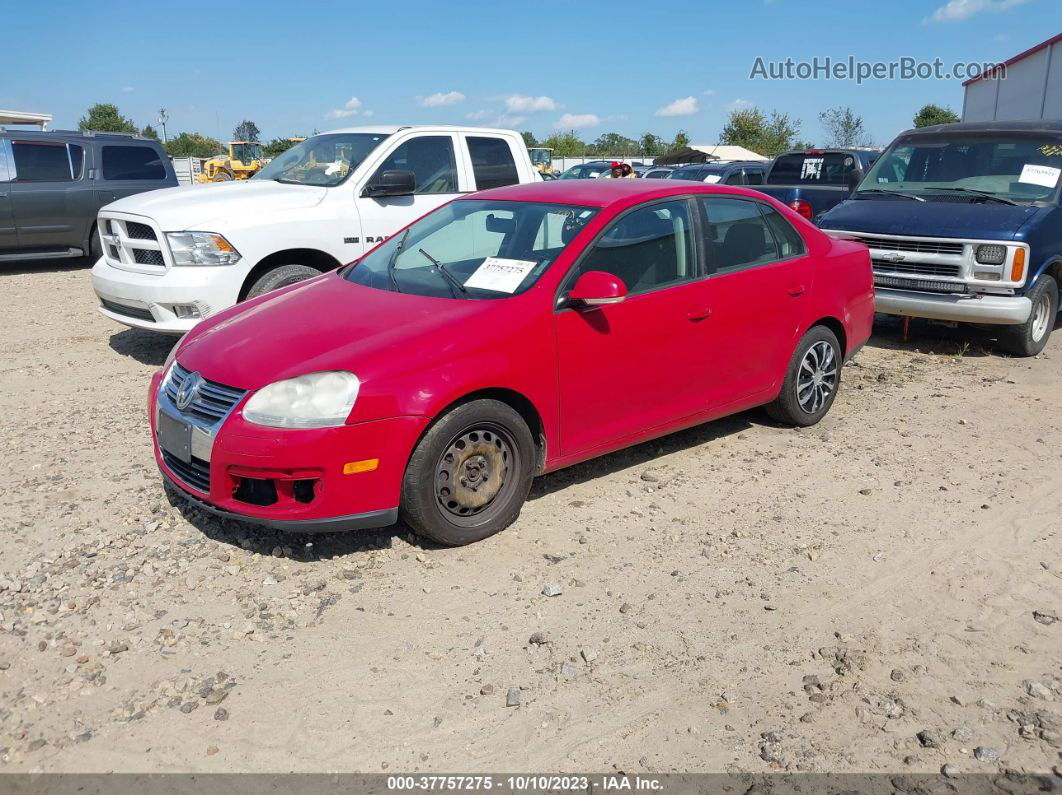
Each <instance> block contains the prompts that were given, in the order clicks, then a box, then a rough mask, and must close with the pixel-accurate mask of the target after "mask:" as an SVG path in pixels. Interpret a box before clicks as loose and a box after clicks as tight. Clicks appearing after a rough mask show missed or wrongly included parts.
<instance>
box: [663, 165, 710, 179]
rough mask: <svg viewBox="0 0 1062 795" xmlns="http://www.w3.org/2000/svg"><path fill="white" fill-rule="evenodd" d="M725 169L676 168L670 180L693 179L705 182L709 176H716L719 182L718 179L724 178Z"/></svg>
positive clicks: (701, 167) (706, 167)
mask: <svg viewBox="0 0 1062 795" xmlns="http://www.w3.org/2000/svg"><path fill="white" fill-rule="evenodd" d="M722 174H723V169H721V168H712V167H711V166H694V167H691V168H676V169H675V170H674V171H672V172H671V176H670V177H669V178H668V179H692V180H695V181H696V182H704V180H705V178H706V177H708V176H715V177H716V178H717V179H716V181H718V177H720V176H722Z"/></svg>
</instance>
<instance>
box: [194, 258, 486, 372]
mask: <svg viewBox="0 0 1062 795" xmlns="http://www.w3.org/2000/svg"><path fill="white" fill-rule="evenodd" d="M503 303H505V300H492V301H476V300H463V299H448V298H433V297H427V296H417V295H410V294H408V293H396V292H391V291H388V290H379V289H375V288H372V287H363V286H361V285H358V284H353V283H352V282H349V281H347V280H346V279H344V278H343V277H342V276H340V275H338V274H337V273H327V274H324V275H322V276H319V277H316V278H314V279H310V280H309V281H305V282H300V283H299V284H296V285H293V286H291V287H288V288H285V289H282V290H278V291H276V292H273V293H268V294H266V295H264V296H262V297H260V298H257V299H255V300H253V301H249V302H247V303H244V304H239V305H238V306H235V307H233V308H231V309H228V310H226V311H224V312H221V313H219V314H218V315H216V316H215V317H214V318H211V319H210V320H207V321H204V322H203V323H201V324H199V325H198V326H196V328H195V329H194V330H193V331H192V332H191V334H190V335H189V337H188V338H187V340H186V342H185V343H183V344H182V346H181V349H180V350H179V351H178V354H177V359H178V360H179V361H180V363H181V365H182V366H184V367H187V368H189V369H191V370H198V371H199V372H200V373H202V374H203V376H204V377H205V378H208V379H210V380H212V381H217V382H219V383H223V384H227V385H229V386H234V387H238V388H241V389H260V388H261V387H263V386H266V385H267V384H270V383H272V382H274V381H279V380H281V379H284V378H294V377H295V376H297V375H303V374H305V373H314V372H321V371H324V370H350V371H352V372H354V373H355V374H356V375H357V376H358V377H359V378H360V379H361V380H362V381H363V382H365V381H367V380H369V379H372V378H373V377H374V375H376V374H378V373H380V372H382V371H383V370H386V369H387V368H388V367H389V366H391V364H397V363H398V362H404V363H405V365H403V366H408V364H409V362H411V361H416V360H422V359H425V358H426V357H428V356H432V355H435V354H438V353H440V352H445V350H446V348H447V346H448V345H451V344H456V342H457V340H456V338H455V335H454V333H453V330H454V329H455V328H460V325H459V324H461V323H462V322H463V321H465V320H468V319H469V318H471V317H472V316H474V315H475V316H477V322H480V323H482V322H484V321H483V320H482V318H481V317H480V316H482V315H484V314H489V313H491V312H496V311H499V310H503V308H502V307H501V306H500V305H501V304H503ZM440 341H443V342H440Z"/></svg>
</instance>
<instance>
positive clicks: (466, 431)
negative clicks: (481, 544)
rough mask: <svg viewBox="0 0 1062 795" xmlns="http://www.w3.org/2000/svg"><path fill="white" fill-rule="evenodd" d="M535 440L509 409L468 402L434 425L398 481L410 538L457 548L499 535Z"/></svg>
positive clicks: (529, 469) (512, 517)
mask: <svg viewBox="0 0 1062 795" xmlns="http://www.w3.org/2000/svg"><path fill="white" fill-rule="evenodd" d="M534 461H535V441H534V438H533V437H532V435H531V430H530V429H529V428H528V427H527V423H526V422H524V419H523V417H521V416H520V415H519V414H518V413H517V412H516V411H515V410H514V409H513V408H512V407H511V406H509V405H507V404H505V403H502V402H500V401H497V400H473V401H470V402H468V403H465V404H463V405H460V406H458V407H457V408H455V409H453V410H451V411H450V412H448V413H447V414H445V415H443V416H442V417H441V418H440V419H439V420H437V421H436V423H435V424H434V425H432V427H431V428H429V429H428V432H427V433H425V434H424V437H423V438H422V439H421V440H420V442H419V443H418V444H417V447H416V449H415V450H414V451H413V455H412V456H410V459H409V463H408V464H407V465H406V473H405V476H404V477H403V479H402V496H401V503H400V509H399V510H400V514H401V517H402V521H404V522H405V523H406V524H407V525H408V526H409V527H410V528H411V529H412V530H413V531H414V532H416V533H419V534H420V535H423V536H426V537H428V538H430V539H432V540H434V541H438V542H439V543H440V544H446V545H447V546H460V545H462V544H470V543H472V542H473V541H481V540H482V539H484V538H487V537H488V536H492V535H494V534H495V533H497V532H498V531H500V530H504V529H505V528H506V527H508V526H509V525H510V524H512V523H513V522H514V521H516V517H517V516H519V515H520V509H521V508H522V507H523V504H524V501H525V500H526V499H527V494H528V492H529V491H530V490H531V480H532V478H533V477H534Z"/></svg>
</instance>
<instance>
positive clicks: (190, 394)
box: [173, 373, 203, 411]
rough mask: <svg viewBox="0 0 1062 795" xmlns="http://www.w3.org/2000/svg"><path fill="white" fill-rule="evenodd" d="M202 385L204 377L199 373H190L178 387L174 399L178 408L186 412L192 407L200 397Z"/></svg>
mask: <svg viewBox="0 0 1062 795" xmlns="http://www.w3.org/2000/svg"><path fill="white" fill-rule="evenodd" d="M202 385H203V376H201V375H199V373H189V374H188V377H187V378H185V379H184V381H183V382H182V383H181V385H180V387H178V389H177V395H176V396H175V397H174V399H173V402H174V403H175V404H176V406H177V408H179V409H180V410H181V411H184V410H185V409H186V408H188V407H189V406H190V405H192V401H193V400H195V399H196V398H197V397H199V388H200V387H201V386H202Z"/></svg>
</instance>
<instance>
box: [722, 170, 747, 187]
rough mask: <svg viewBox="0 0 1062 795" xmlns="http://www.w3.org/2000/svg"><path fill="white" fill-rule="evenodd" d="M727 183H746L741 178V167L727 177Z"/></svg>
mask: <svg viewBox="0 0 1062 795" xmlns="http://www.w3.org/2000/svg"><path fill="white" fill-rule="evenodd" d="M726 184H727V185H744V184H745V182H744V180H742V179H741V169H740V168H735V169H734V173H733V174H731V175H730V176H729V177H727V178H726Z"/></svg>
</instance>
